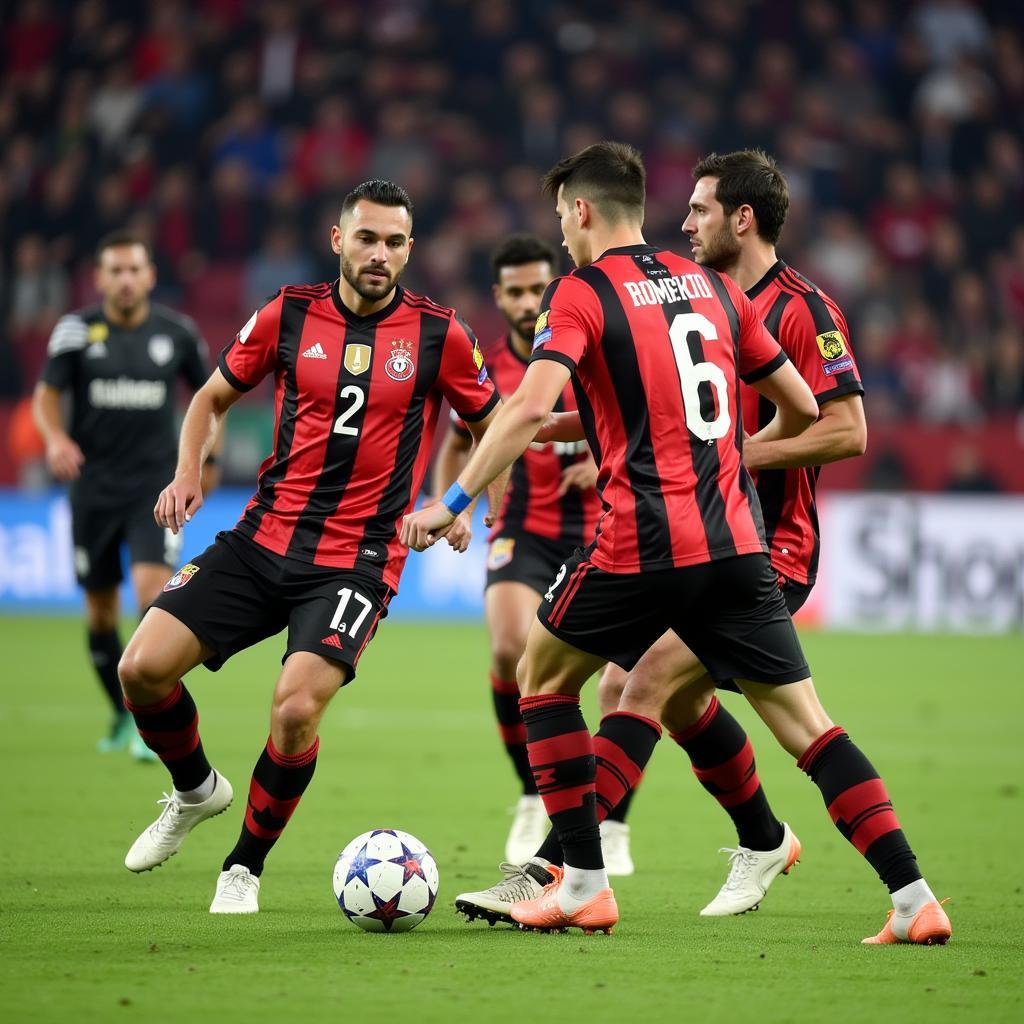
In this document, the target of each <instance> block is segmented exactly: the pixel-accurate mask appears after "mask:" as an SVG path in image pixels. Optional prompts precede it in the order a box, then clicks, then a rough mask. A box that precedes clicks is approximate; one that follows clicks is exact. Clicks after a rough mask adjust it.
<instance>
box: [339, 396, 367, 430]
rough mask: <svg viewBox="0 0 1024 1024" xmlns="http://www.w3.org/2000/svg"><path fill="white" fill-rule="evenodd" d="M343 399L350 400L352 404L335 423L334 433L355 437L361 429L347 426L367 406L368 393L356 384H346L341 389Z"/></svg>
mask: <svg viewBox="0 0 1024 1024" xmlns="http://www.w3.org/2000/svg"><path fill="white" fill-rule="evenodd" d="M341 397H342V398H346V399H350V400H351V402H352V404H351V405H350V406H349V407H348V408H347V409H346V410H345V411H344V412H343V413H342V414H341V415H340V416H339V417H338V418H337V419H336V420H335V421H334V430H333V433H335V434H345V435H347V436H348V437H355V436H356V434H358V433H359V428H358V427H350V426H348V425H347V424H348V421H349V420H350V419H352V417H353V416H355V414H356V413H357V412H359V410H360V409H362V407H363V406H364V405H365V403H366V392H365V391H363V389H362V388H357V387H356V386H355V384H346V385H345V387H343V388H342V389H341Z"/></svg>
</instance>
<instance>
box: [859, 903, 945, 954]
mask: <svg viewBox="0 0 1024 1024" xmlns="http://www.w3.org/2000/svg"><path fill="white" fill-rule="evenodd" d="M948 902H949V901H948V900H942V901H941V902H940V901H939V900H932V901H931V902H930V903H926V904H925V905H924V906H923V907H922V908H921V909H920V910H919V911H918V912H917V913H916V914H915V915H914V916H913V917H912V918H911V919H910V923H909V924H908V925H907V926H906V936H905V937H904V936H902V935H897V933H896V931H895V930H894V929H893V926H892V925H893V917H894V916H895V914H896V911H895V910H890V911H889V916H888V917H887V918H886V919H885V925H884V927H883V928H882V930H881V931H880V932H879V933H878V934H877V935H869V936H868V937H867V938H866V939H861V944H862V945H865V946H894V945H897V944H900V943H914V944H916V945H918V946H944V945H945V944H946V943H947V942H949V937H950V936H951V935H952V934H953V925H952V924H951V923H950V920H949V915H948V914H947V913H946V912H945V910H943V909H942V905H943V904H944V903H948ZM901 931H902V929H901Z"/></svg>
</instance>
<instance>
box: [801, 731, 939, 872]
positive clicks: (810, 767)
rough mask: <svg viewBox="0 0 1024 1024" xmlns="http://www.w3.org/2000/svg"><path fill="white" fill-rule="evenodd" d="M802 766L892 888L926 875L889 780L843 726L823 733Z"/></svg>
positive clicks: (837, 822) (830, 809) (842, 827)
mask: <svg viewBox="0 0 1024 1024" xmlns="http://www.w3.org/2000/svg"><path fill="white" fill-rule="evenodd" d="M797 767H798V768H800V769H801V770H802V771H804V772H806V773H807V774H808V775H809V776H810V777H811V781H813V782H814V784H815V785H816V786H817V787H818V789H820V790H821V795H822V797H823V798H824V800H825V806H826V807H827V808H828V813H829V816H830V817H831V818H832V821H833V823H834V824H835V826H836V828H837V829H839V832H840V833H841V834H842V835H843V836H844V837H845V838H846V839H847V840H848V841H849V842H850V843H851V844H852V845H853V846H854V847H855V848H856V849H857V852H858V853H860V854H861V855H862V856H863V857H864V859H865V860H867V862H868V863H869V864H870V865H871V866H872V867H873V868H874V869H875V871H877V872H878V877H879V878H881V880H882V881H883V882H884V883H885V884H886V885H887V886H888V888H889V892H895V891H896V890H897V889H902V888H903V886H905V885H910V883H911V882H916V881H917V880H918V879H919V878H920V877H921V871H920V869H919V868H918V866H917V859H916V858H915V857H914V851H913V850H911V848H910V844H909V843H908V842H907V837H906V836H905V835H904V834H903V830H902V829H901V828H900V823H899V819H898V818H897V817H896V812H895V811H894V810H893V808H892V801H891V800H890V799H889V794H888V792H887V791H886V788H885V783H884V782H882V780H881V779H880V778H879V777H878V772H876V771H875V769H874V768H873V767H872V765H871V762H870V761H869V760H868V759H867V758H866V757H865V756H864V754H863V753H862V752H861V750H860V748H859V747H857V746H856V744H855V743H854V742H853V741H852V740H851V739H850V737H849V736H847V735H846V733H845V732H844V731H843V730H842V729H841V728H840V727H839V726H833V727H832V728H831V729H829V730H828V732H826V733H823V734H822V735H821V736H819V737H818V738H817V739H816V740H815V741H814V742H813V743H812V744H811V745H810V746H809V747H808V748H807V750H805V751H804V753H803V755H802V756H801V758H800V760H799V761H797Z"/></svg>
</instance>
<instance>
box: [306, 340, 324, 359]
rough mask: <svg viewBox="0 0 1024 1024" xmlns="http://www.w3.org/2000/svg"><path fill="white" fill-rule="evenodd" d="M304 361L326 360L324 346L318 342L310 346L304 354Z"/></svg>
mask: <svg viewBox="0 0 1024 1024" xmlns="http://www.w3.org/2000/svg"><path fill="white" fill-rule="evenodd" d="M302 358H303V359H326V358H327V353H326V352H325V351H324V347H323V345H321V344H320V342H319V341H318V342H317V343H316V344H315V345H310V346H309V348H307V349H306V351H305V352H303V353H302Z"/></svg>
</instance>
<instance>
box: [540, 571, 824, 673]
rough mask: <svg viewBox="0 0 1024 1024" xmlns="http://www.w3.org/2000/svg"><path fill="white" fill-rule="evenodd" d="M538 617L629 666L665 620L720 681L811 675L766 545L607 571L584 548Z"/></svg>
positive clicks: (582, 646)
mask: <svg viewBox="0 0 1024 1024" xmlns="http://www.w3.org/2000/svg"><path fill="white" fill-rule="evenodd" d="M548 594H550V595H551V599H550V600H549V599H548ZM537 617H538V618H539V619H540V621H541V622H542V623H543V624H544V625H545V626H546V627H547V629H548V630H549V631H550V632H551V633H553V634H554V635H555V636H556V637H558V639H559V640H562V641H564V642H565V643H567V644H571V645H572V646H573V647H576V648H579V650H581V651H586V652H588V653H589V654H594V655H597V656H598V657H600V658H604V659H605V660H607V661H613V662H615V664H616V665H619V666H621V667H622V668H624V669H626V671H629V670H630V669H632V668H633V666H634V665H635V664H636V663H637V662H638V661H639V660H640V657H641V656H642V655H643V653H644V652H645V651H646V650H647V648H648V647H650V646H651V645H652V644H653V643H654V642H655V641H656V640H657V639H658V637H660V636H661V635H662V634H663V633H664V632H665V630H667V629H671V630H672V631H673V632H674V633H676V635H677V636H678V637H679V638H680V639H681V640H682V641H683V643H685V644H686V646H687V647H689V648H690V650H691V651H693V653H694V654H695V655H696V656H697V657H698V658H699V659H700V661H701V663H702V664H703V665H704V667H705V668H706V669H707V670H708V672H709V673H710V675H711V677H712V679H714V680H715V682H716V683H718V682H719V681H722V682H726V681H729V680H732V679H749V680H752V681H753V682H758V683H793V682H796V681H797V680H800V679H806V678H807V677H808V676H809V675H810V670H809V669H808V667H807V660H806V658H805V657H804V653H803V650H802V649H801V647H800V640H799V638H798V637H797V635H796V630H795V629H794V628H793V620H792V619H791V618H790V615H789V611H788V610H787V608H786V602H785V600H784V599H783V596H782V592H781V590H780V589H779V582H778V574H777V573H776V572H775V570H774V569H773V568H772V566H771V562H769V560H768V556H767V555H763V554H753V555H739V556H737V557H735V558H724V559H721V560H720V561H717V562H704V563H701V564H700V565H690V566H685V567H683V568H680V569H663V570H658V571H653V572H643V573H610V572H605V571H604V570H603V569H599V568H597V566H595V565H594V564H593V563H592V562H590V561H588V560H587V558H586V556H585V555H583V554H582V553H581V554H580V555H578V556H577V557H576V558H573V559H571V560H570V561H569V562H568V563H566V566H565V572H564V573H563V572H562V571H561V570H559V575H558V578H557V579H556V582H555V584H554V585H553V586H552V587H551V589H550V590H549V591H548V593H547V594H545V595H544V600H542V601H541V604H540V609H539V610H538V612H537Z"/></svg>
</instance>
